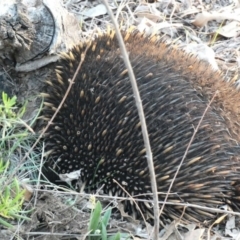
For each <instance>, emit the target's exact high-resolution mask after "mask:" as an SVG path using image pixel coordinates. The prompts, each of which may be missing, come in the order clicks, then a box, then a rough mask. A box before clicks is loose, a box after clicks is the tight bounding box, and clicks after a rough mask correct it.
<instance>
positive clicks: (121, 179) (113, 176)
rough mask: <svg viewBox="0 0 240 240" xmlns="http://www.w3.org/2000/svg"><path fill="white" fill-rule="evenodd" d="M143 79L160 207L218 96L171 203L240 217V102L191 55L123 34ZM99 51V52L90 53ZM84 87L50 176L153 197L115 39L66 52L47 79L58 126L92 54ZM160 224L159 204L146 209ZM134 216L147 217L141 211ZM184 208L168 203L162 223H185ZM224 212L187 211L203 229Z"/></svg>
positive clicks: (53, 145)
mask: <svg viewBox="0 0 240 240" xmlns="http://www.w3.org/2000/svg"><path fill="white" fill-rule="evenodd" d="M122 34H123V36H124V40H125V44H126V47H127V50H128V52H129V58H130V61H131V63H132V67H133V70H134V73H135V76H136V80H137V84H138V87H139V91H140V95H141V99H142V103H143V107H144V112H145V116H146V122H147V127H148V131H149V138H150V142H151V148H152V152H153V159H154V165H155V172H156V181H157V184H158V191H159V193H160V194H159V200H160V201H162V200H163V199H164V197H165V193H166V192H167V190H168V188H169V185H170V183H171V181H172V178H173V176H174V174H175V172H176V169H177V167H178V165H179V163H180V161H181V159H182V157H183V155H184V152H185V150H186V148H187V145H188V144H189V141H190V139H191V137H192V135H193V132H194V129H195V128H196V126H197V124H198V122H199V120H200V118H201V117H202V115H203V113H204V111H205V109H206V107H207V105H208V103H209V101H210V100H211V99H212V97H213V95H214V94H215V92H216V91H218V94H217V95H216V97H215V98H214V101H213V103H212V105H211V107H210V109H209V110H208V112H207V113H206V115H205V117H204V119H203V121H202V123H201V126H200V128H199V130H198V132H197V135H196V137H195V139H194V141H193V144H192V145H191V148H190V150H189V152H188V154H187V157H186V159H185V161H184V163H183V165H182V167H181V169H180V172H179V174H178V176H177V178H176V180H175V182H174V184H173V188H172V190H171V194H170V195H169V198H168V201H172V202H175V203H178V202H185V203H192V204H199V205H202V206H208V207H218V206H219V205H222V204H224V203H228V204H230V205H231V206H232V207H233V208H234V209H235V210H239V207H240V198H239V194H238V192H237V191H236V189H235V185H236V184H238V182H237V181H238V179H239V177H240V174H239V173H240V167H239V153H240V150H239V146H238V142H239V136H240V135H239V122H240V119H239V111H240V104H239V101H238V100H239V99H240V94H239V92H238V91H237V90H236V88H235V87H234V86H233V85H231V84H230V83H227V82H225V81H224V80H223V78H222V77H221V74H220V73H218V72H215V71H213V70H212V69H211V67H209V66H208V64H207V63H204V62H200V61H199V60H197V59H196V58H195V57H193V56H189V55H188V54H186V53H185V52H183V51H182V50H179V49H178V47H177V46H174V45H171V44H166V43H165V42H164V41H161V40H160V39H158V38H157V37H156V36H152V37H149V36H146V35H145V34H142V33H139V32H137V31H133V32H131V31H127V32H123V33H122ZM89 44H90V45H89ZM88 45H89V46H90V47H89V49H88V50H87V53H86V56H85V60H84V62H83V64H82V66H81V69H80V71H79V73H78V75H77V78H76V80H75V83H74V84H73V86H72V89H71V91H70V93H69V95H68V96H67V99H66V101H65V103H64V105H63V106H62V108H61V110H60V112H59V113H58V114H57V116H56V118H55V119H54V123H53V124H52V125H51V126H50V128H49V129H48V132H47V135H46V137H45V142H46V144H47V147H46V148H47V149H46V150H47V151H48V150H53V151H52V153H51V154H50V156H49V158H48V161H47V162H46V165H45V166H46V167H47V168H48V171H49V172H46V175H47V176H48V177H49V179H50V180H52V181H54V180H56V179H54V177H53V174H52V172H51V171H50V170H49V169H50V168H53V169H54V171H56V172H57V173H59V174H63V173H69V172H73V171H76V170H79V169H81V179H82V180H83V181H84V182H86V186H87V189H88V190H94V189H97V188H98V187H100V186H102V185H103V184H104V187H103V190H104V191H105V193H107V194H111V195H118V196H127V194H126V193H125V192H124V191H123V190H122V188H120V187H119V185H118V184H117V183H116V182H114V180H116V181H117V182H118V183H119V184H120V185H121V186H122V187H124V188H125V189H126V191H127V192H128V193H130V194H131V195H132V196H135V195H139V194H140V196H138V197H137V198H141V199H151V195H150V193H151V184H150V179H149V171H148V167H147V162H146V156H145V154H146V152H145V148H144V143H143V139H142V133H141V125H140V122H139V117H138V113H137V109H136V105H135V100H134V96H133V93H132V89H131V85H130V82H129V78H128V74H127V71H126V68H125V65H124V63H123V59H122V56H121V53H120V50H119V45H118V41H117V39H116V36H115V33H114V32H113V31H110V32H108V33H106V34H105V33H103V34H101V35H100V36H99V37H98V38H97V39H95V40H93V41H92V42H90V43H83V44H79V45H78V46H76V47H75V48H73V49H72V50H71V51H70V52H69V53H67V54H63V55H62V59H61V60H60V61H59V63H58V67H57V68H56V72H55V73H53V74H52V76H51V78H50V79H49V80H48V81H47V83H48V87H47V93H48V95H47V97H46V99H45V105H46V108H45V110H44V112H43V116H44V117H45V118H46V119H49V118H51V117H52V115H53V114H54V112H55V110H56V108H57V107H58V106H59V104H60V102H61V101H62V98H63V96H64V95H65V93H66V91H67V88H68V86H69V79H72V78H73V75H74V73H75V71H76V69H77V67H78V64H79V62H80V60H81V55H82V53H83V52H84V51H85V49H86V47H87V46H88ZM138 204H139V206H140V208H141V210H142V211H143V212H144V213H145V214H146V216H149V217H152V208H151V207H150V205H149V204H147V203H146V204H145V203H143V202H139V203H138ZM125 206H126V210H128V211H129V212H130V213H133V214H136V215H139V214H138V212H137V211H136V207H135V205H134V204H132V203H130V202H127V201H126V202H125ZM182 211H183V207H179V206H177V205H166V207H165V209H164V214H163V215H162V218H166V217H167V218H168V217H169V218H176V217H180V216H181V215H182ZM212 218H214V214H213V213H210V212H207V211H206V210H199V209H192V208H187V209H186V210H185V215H184V217H183V219H185V220H190V221H196V222H203V221H205V220H211V219H212Z"/></svg>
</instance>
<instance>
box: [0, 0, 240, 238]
mask: <svg viewBox="0 0 240 240" xmlns="http://www.w3.org/2000/svg"><path fill="white" fill-rule="evenodd" d="M59 1H60V0H59ZM108 2H109V4H110V6H111V7H112V9H113V10H114V13H115V14H117V16H118V22H120V23H122V24H123V26H130V25H135V26H136V27H138V28H139V29H140V30H144V29H145V31H149V32H153V31H154V32H156V34H159V35H165V37H166V38H167V39H169V40H171V41H173V42H176V43H178V44H179V47H182V48H184V49H185V50H186V51H189V52H190V53H193V54H197V55H198V56H199V57H200V58H201V59H203V61H208V62H209V63H210V64H212V66H213V67H214V68H219V70H220V71H222V73H223V75H224V77H225V78H226V80H228V81H234V82H237V81H238V80H239V73H240V71H239V65H240V57H239V54H240V52H239V48H240V34H239V33H240V27H239V26H240V25H239V22H240V18H239V16H240V5H239V2H238V1H226V0H221V1H206V2H205V1H204V2H202V1H197V0H196V1H194V0H193V1H191V0H189V1H188V0H186V1H167V0H166V1H164V0H163V1H157V2H155V3H144V1H128V0H125V1H123V0H122V1H116V3H117V5H115V4H114V2H115V1H112V0H109V1H108ZM152 2H153V1H152ZM62 4H63V6H64V7H65V8H66V9H67V10H68V11H69V12H72V13H74V14H76V16H78V19H79V24H80V23H81V28H82V34H83V36H87V35H88V34H90V33H91V32H92V30H93V29H94V28H95V27H96V26H98V27H99V28H103V29H104V28H105V27H106V25H109V24H111V20H110V18H109V16H108V14H107V13H106V11H105V9H104V7H103V6H102V5H101V1H97V0H95V1H73V0H72V1H64V0H62ZM0 5H1V3H0ZM83 13H84V15H81V14H83ZM214 54H215V55H214ZM51 69H52V65H48V66H47V67H44V68H41V69H36V70H34V71H31V72H28V73H25V72H17V71H16V70H15V63H14V62H11V61H9V60H7V59H5V60H4V61H1V66H0V89H1V90H3V91H5V92H7V93H8V94H9V95H10V96H13V95H16V96H17V97H18V101H19V103H23V102H24V100H25V99H26V98H27V99H28V105H27V111H26V114H25V115H24V119H26V120H29V119H31V118H33V117H34V116H35V115H36V113H37V111H38V107H39V105H40V104H41V98H39V97H38V94H39V92H41V90H42V87H43V85H44V84H43V81H44V80H45V79H47V77H48V74H49V71H50V70H51ZM29 148H30V146H29ZM29 148H27V150H28V149H29ZM24 150H25V151H23V153H26V151H27V150H26V149H24ZM20 155H21V154H20ZM38 156H40V154H39V155H38ZM40 158H41V157H39V161H40ZM27 159H28V158H27ZM24 176H25V175H24ZM31 177H34V174H30V175H29V176H27V178H30V180H29V181H28V185H29V186H30V189H33V190H34V191H33V195H32V196H31V198H30V199H29V201H25V202H24V204H23V209H25V210H31V212H30V213H29V214H27V216H28V217H29V218H30V219H31V220H29V221H24V220H21V219H20V220H18V221H16V220H11V224H12V225H13V226H14V229H13V230H12V229H11V230H9V229H6V228H1V227H0V229H1V231H0V239H6V240H7V239H15V238H18V239H84V238H85V237H86V234H87V232H88V224H89V218H90V212H91V209H90V207H89V198H90V196H89V195H86V194H84V195H79V194H76V193H73V192H68V193H66V192H63V191H59V189H57V187H54V186H51V185H50V183H47V184H45V185H44V184H43V185H41V186H40V185H37V187H36V184H35V183H34V184H32V182H31ZM35 177H36V176H35ZM21 180H22V179H21ZM30 192H31V191H30ZM30 195H31V194H30ZM100 199H101V201H102V204H103V206H106V205H107V203H106V201H103V199H102V198H100ZM105 200H106V199H105ZM111 203H113V204H115V205H116V200H114V199H112V200H111ZM90 206H91V205H90ZM121 215H123V214H121ZM116 219H117V220H116ZM138 223H139V222H138V221H135V220H131V218H130V217H129V216H128V217H127V218H124V220H122V219H121V217H120V214H119V213H114V214H113V218H112V219H111V221H110V224H109V226H110V230H108V232H110V233H111V232H113V233H116V232H117V231H120V232H129V233H132V234H133V235H134V234H136V233H138V235H139V236H140V237H142V238H144V234H146V231H145V232H144V230H143V231H140V230H139V229H140V228H139V226H140V225H138ZM235 224H236V226H239V224H238V221H235V219H234V220H233V219H232V218H229V219H228V221H227V224H226V225H225V223H223V224H222V225H218V226H217V227H215V228H212V229H211V230H212V231H211V233H210V235H211V239H223V236H224V237H225V238H224V239H237V237H236V236H237V234H238V229H237V228H235V227H234V226H235ZM175 226H179V225H178V224H177V223H176V224H173V223H172V224H170V225H169V226H168V231H165V230H162V231H161V232H162V234H165V235H164V236H165V238H163V239H178V238H177V235H178V231H177V230H176V228H175ZM142 227H143V228H144V226H142ZM148 227H149V228H151V226H150V225H149V226H148ZM195 227H196V226H195V225H194V224H192V225H185V226H184V227H181V228H180V230H179V231H180V233H181V234H182V236H184V239H201V237H202V239H207V237H208V230H209V229H204V228H200V229H198V230H194V229H195ZM169 231H170V233H171V234H172V236H170V235H171V234H170V235H169V237H168V234H167V233H168V232H169ZM179 239H180V238H179Z"/></svg>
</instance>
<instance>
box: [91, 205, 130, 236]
mask: <svg viewBox="0 0 240 240" xmlns="http://www.w3.org/2000/svg"><path fill="white" fill-rule="evenodd" d="M101 213H102V205H101V203H100V202H99V201H97V203H96V205H95V209H94V210H93V211H92V213H91V218H90V223H89V232H90V235H91V236H89V237H88V239H89V240H120V238H121V234H120V233H119V232H118V233H116V234H115V235H113V236H108V234H107V225H108V222H109V219H110V216H111V213H112V210H111V208H108V209H107V211H106V212H105V213H104V215H103V216H101ZM93 235H94V236H93ZM125 239H126V238H125Z"/></svg>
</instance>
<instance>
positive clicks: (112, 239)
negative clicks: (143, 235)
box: [108, 232, 121, 240]
mask: <svg viewBox="0 0 240 240" xmlns="http://www.w3.org/2000/svg"><path fill="white" fill-rule="evenodd" d="M120 239H121V235H120V233H119V232H118V233H117V234H116V235H114V236H111V237H109V238H108V240H120Z"/></svg>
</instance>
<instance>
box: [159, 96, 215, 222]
mask: <svg viewBox="0 0 240 240" xmlns="http://www.w3.org/2000/svg"><path fill="white" fill-rule="evenodd" d="M217 93H218V91H216V92H215V93H214V95H213V97H212V99H211V101H210V102H209V103H208V105H207V107H206V109H205V111H204V113H203V115H202V117H201V119H200V120H199V122H198V125H197V127H196V128H195V129H194V132H193V135H192V137H191V140H190V142H189V144H188V146H187V149H186V151H185V153H184V155H183V157H182V160H181V162H180V164H179V165H178V168H177V171H176V173H175V175H174V177H173V179H172V181H171V184H170V186H169V188H168V192H167V195H166V197H165V199H164V202H163V204H162V207H161V209H160V214H159V217H160V216H161V214H162V211H163V209H164V207H165V202H166V201H167V199H168V195H169V194H170V191H171V189H172V186H173V183H174V181H175V179H176V177H177V175H178V172H179V170H180V168H181V166H182V164H183V161H184V160H185V158H186V156H187V153H188V151H189V149H190V147H191V145H192V142H193V140H194V138H195V136H196V134H197V131H198V129H199V127H200V125H201V123H202V121H203V118H204V117H205V115H206V113H207V111H208V109H209V107H210V105H211V104H212V102H213V100H214V98H215V97H216V95H217Z"/></svg>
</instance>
